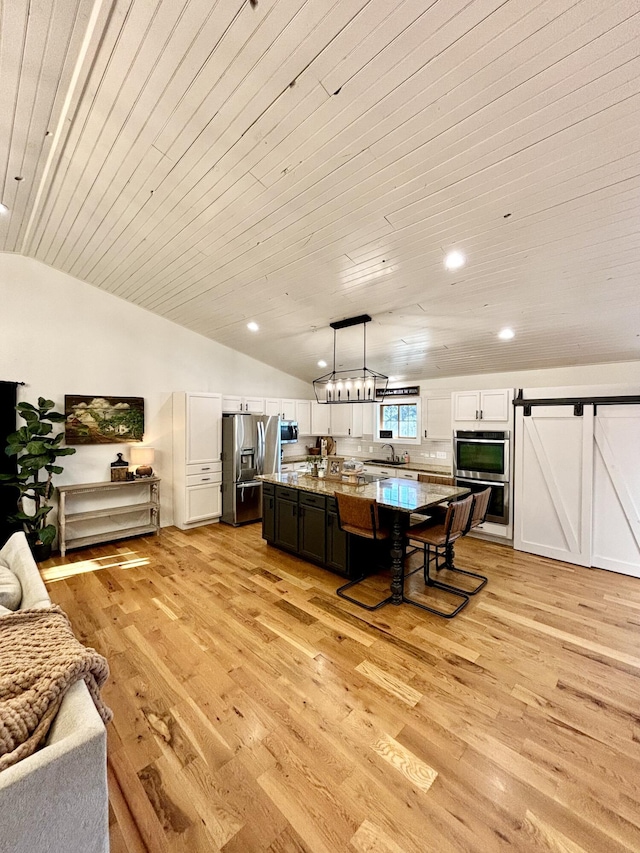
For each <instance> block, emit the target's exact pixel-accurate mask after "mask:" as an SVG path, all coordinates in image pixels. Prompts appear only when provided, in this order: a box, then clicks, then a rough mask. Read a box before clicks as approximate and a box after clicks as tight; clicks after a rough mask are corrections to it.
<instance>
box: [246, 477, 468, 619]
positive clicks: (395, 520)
mask: <svg viewBox="0 0 640 853" xmlns="http://www.w3.org/2000/svg"><path fill="white" fill-rule="evenodd" d="M259 479H261V480H262V481H263V486H262V489H263V493H262V500H263V507H262V535H263V537H264V538H265V539H266V540H267V542H269V543H270V544H272V545H274V546H275V547H277V548H282V549H283V550H285V551H290V552H293V553H294V554H298V556H300V557H303V558H304V559H308V560H311V561H312V562H314V563H318V564H320V565H322V566H324V567H325V568H327V569H330V570H331V571H334V572H337V573H338V574H341V575H343V576H345V577H349V578H354V577H357V576H359V575H360V574H361V563H360V561H361V560H362V559H367V557H366V556H365V555H364V554H363V551H362V548H363V547H366V542H365V541H364V540H361V539H360V537H357V536H349V535H348V534H345V533H344V532H343V531H342V530H340V528H339V525H338V509H337V505H336V499H335V493H336V492H342V493H346V494H349V495H358V496H359V497H364V498H373V499H375V500H376V501H377V502H378V504H379V505H380V508H381V510H382V511H383V512H388V513H389V520H390V526H391V531H392V535H391V571H392V580H391V595H392V604H401V602H402V572H403V563H404V554H405V542H404V532H405V530H406V528H407V527H408V526H409V519H410V517H411V513H414V512H417V513H426V512H428V510H429V507H433V506H435V505H436V504H439V503H442V502H443V501H448V500H452V499H455V498H457V497H462V496H463V495H466V494H468V491H469V490H468V489H464V488H458V487H456V486H442V485H436V484H434V483H420V482H417V481H414V480H404V479H396V478H394V477H390V478H388V479H385V480H379V481H378V482H374V483H363V484H361V485H354V484H351V483H347V482H341V481H336V480H327V479H324V478H322V477H313V476H311V475H310V474H302V473H300V472H291V473H284V474H265V475H263V476H261V477H260V478H259ZM359 563H360V565H359Z"/></svg>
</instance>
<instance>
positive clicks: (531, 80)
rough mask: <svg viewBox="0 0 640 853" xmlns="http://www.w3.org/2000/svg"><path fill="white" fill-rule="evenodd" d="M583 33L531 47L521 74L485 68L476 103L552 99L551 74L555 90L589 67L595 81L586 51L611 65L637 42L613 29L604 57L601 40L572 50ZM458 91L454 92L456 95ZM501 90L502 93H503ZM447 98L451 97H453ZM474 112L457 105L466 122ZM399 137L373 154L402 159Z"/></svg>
mask: <svg viewBox="0 0 640 853" xmlns="http://www.w3.org/2000/svg"><path fill="white" fill-rule="evenodd" d="M623 23H624V22H623ZM619 26H622V24H620V25H619ZM581 29H583V28H581ZM581 29H580V30H576V31H573V32H571V33H569V34H567V37H566V38H565V39H563V40H562V41H561V42H557V43H554V44H552V45H550V46H548V47H547V48H546V49H544V50H543V49H542V45H530V44H527V51H528V53H532V56H531V57H530V58H529V60H528V61H526V62H524V61H522V60H523V59H524V58H523V57H521V58H520V61H519V63H518V68H517V70H513V69H511V70H510V69H509V65H508V64H507V65H506V67H505V68H504V69H503V68H501V66H500V64H499V62H495V63H491V64H490V65H488V66H485V67H484V68H483V69H481V70H480V71H479V72H478V73H477V74H476V75H475V76H474V78H473V80H472V81H471V82H472V85H473V87H474V88H475V89H476V95H474V96H473V97H475V98H476V99H481V101H480V103H481V107H482V108H483V109H484V108H486V106H487V101H490V102H492V103H491V106H494V103H493V102H494V101H495V102H497V101H498V99H499V98H508V99H509V100H511V101H512V102H514V103H515V104H516V107H517V108H521V107H522V106H523V104H524V98H523V96H524V95H525V94H526V93H527V90H533V93H532V94H530V95H529V98H530V99H533V98H535V97H540V96H541V95H545V94H547V96H548V93H547V86H548V84H547V83H546V81H545V79H544V78H545V77H546V76H549V75H550V74H553V75H554V79H555V82H554V83H553V86H554V88H555V87H558V86H563V85H567V84H568V83H569V78H570V77H571V76H576V75H577V74H578V73H579V72H580V71H584V66H585V65H587V66H588V69H589V74H590V78H591V76H592V75H593V72H594V64H593V62H594V58H593V57H591V56H589V57H588V58H584V59H583V56H584V53H583V51H585V50H586V48H588V47H590V48H591V49H592V50H593V51H594V52H595V60H596V61H597V59H598V57H600V58H601V59H602V61H606V62H610V61H611V51H616V50H618V49H620V47H622V46H623V45H624V44H625V43H629V42H633V41H634V39H635V38H636V36H635V35H634V34H633V33H630V34H629V37H628V39H626V42H623V44H622V45H621V44H620V42H619V38H618V33H617V31H616V30H617V27H613V28H612V29H611V30H610V31H609V33H608V34H607V35H609V34H611V36H610V40H611V46H610V49H608V45H607V44H606V41H607V40H606V39H605V44H604V45H601V52H600V53H599V52H598V51H597V50H596V48H597V47H598V46H599V45H598V44H597V42H598V41H599V40H597V39H591V41H587V42H586V43H584V42H583V41H580V42H578V44H577V46H575V47H573V49H572V46H573V42H574V41H577V39H578V34H579V33H580V31H581ZM535 48H537V49H535ZM509 53H510V52H507V53H505V54H504V55H503V56H504V57H505V58H506V61H507V62H508V58H509ZM603 53H604V56H603ZM631 55H632V54H631ZM501 58H502V57H501ZM571 63H575V67H573V68H572V67H571ZM560 65H565V66H566V65H569V66H570V68H569V69H562V72H561V69H560V67H559V66H560ZM485 71H486V75H484V74H483V72H485ZM560 72H561V73H560ZM568 72H570V73H568ZM603 73H604V72H603ZM485 76H488V78H489V79H488V80H485V79H484V77H485ZM494 76H496V77H497V80H493V77H494ZM557 77H560V80H558V79H557ZM565 78H566V79H565ZM505 80H507V81H508V82H507V83H506V86H505V82H504V81H505ZM490 81H492V82H491V85H489V83H490ZM439 82H440V81H438V83H439ZM467 82H468V81H464V83H467ZM459 85H463V84H459ZM582 85H585V81H584V74H583V75H582V76H581V78H580V85H578V86H577V88H580V87H581V86H582ZM457 88H458V86H456V87H455V89H457ZM495 88H498V92H495V93H494V92H493V91H492V89H495ZM455 89H454V90H453V91H455ZM500 89H502V91H501V92H500ZM499 93H500V94H499ZM449 94H451V93H449ZM447 97H449V95H448V96H447ZM508 102H509V101H508V100H507V103H508ZM470 109H471V107H470V104H469V98H467V99H466V100H465V101H461V102H460V103H459V104H457V110H458V111H461V110H464V112H463V116H464V118H465V120H468V118H469V117H470V115H471V113H470ZM511 109H513V107H511ZM479 110H480V108H479ZM448 116H451V119H450V120H453V123H456V120H455V118H454V116H455V112H454V111H453V110H450V111H449V113H448V114H447V117H448ZM443 118H444V117H443ZM414 120H415V119H412V120H410V121H414ZM441 121H442V119H441ZM409 124H410V122H409ZM403 126H404V125H403ZM409 131H410V127H406V128H405V133H404V136H405V139H404V140H403V144H404V145H414V143H415V142H417V141H418V140H412V136H413V135H414V134H412V133H410V132H409ZM420 132H421V131H420V129H419V131H418V134H419V133H420ZM397 135H399V134H398V131H397V130H394V131H393V133H392V134H387V135H386V136H385V137H384V139H383V140H379V141H377V142H375V143H374V144H373V146H372V151H373V153H374V154H375V155H376V156H379V157H382V156H383V155H384V154H389V153H391V151H392V150H394V149H395V150H394V155H395V156H396V157H398V156H399V154H400V153H401V150H400V151H398V150H397V146H396V145H394V144H393V143H394V138H395V137H396V136H397Z"/></svg>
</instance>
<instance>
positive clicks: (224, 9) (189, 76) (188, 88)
mask: <svg viewBox="0 0 640 853" xmlns="http://www.w3.org/2000/svg"><path fill="white" fill-rule="evenodd" d="M245 7H246V4H242V5H238V3H237V0H222V2H220V1H219V2H216V3H215V4H214V6H213V7H212V8H211V9H210V10H209V13H208V14H207V16H206V19H205V21H204V22H203V23H202V24H201V25H200V27H199V28H198V33H197V36H196V37H195V38H194V39H193V41H192V44H191V45H190V49H189V51H188V52H185V56H184V57H183V58H182V59H181V61H180V64H179V70H180V72H181V73H180V74H177V75H176V83H177V84H178V85H180V82H179V81H180V80H181V79H182V73H184V72H186V74H185V80H184V84H182V85H181V86H180V89H181V90H182V93H181V94H180V95H179V93H178V91H176V93H175V101H174V103H173V106H172V107H171V109H170V110H169V114H168V115H167V117H166V119H165V120H164V122H163V125H162V127H161V128H160V130H159V131H158V134H157V136H156V137H155V138H154V140H153V144H154V145H155V146H156V148H158V149H159V150H160V151H162V152H163V154H166V155H167V156H168V149H169V147H170V145H171V144H172V142H168V141H165V142H163V135H164V134H166V133H168V130H167V128H168V126H169V125H170V124H171V123H174V124H176V126H177V127H178V128H180V129H182V128H184V127H186V125H187V124H188V120H186V119H184V118H183V119H180V117H179V115H176V113H177V111H178V109H179V107H180V106H181V104H182V103H183V101H184V100H185V98H186V97H187V96H189V97H190V98H192V99H195V98H197V91H195V90H196V88H197V87H196V83H197V82H198V81H200V78H201V77H202V76H203V75H204V74H205V70H206V68H207V65H208V64H209V62H211V60H212V58H213V56H214V55H215V52H216V50H217V48H218V46H219V44H220V42H221V41H222V40H223V39H224V38H225V37H226V36H227V34H228V33H229V31H230V29H231V27H232V26H233V25H234V24H235V23H236V21H237V19H238V17H239V16H240V15H241V14H242V13H243V12H244V13H245V14H251V15H255V14H258V15H263V14H264V11H265V9H264V7H263V8H262V9H260V10H257V11H254V12H248V10H247V9H246V8H245ZM214 13H215V15H214ZM187 60H188V62H187ZM189 63H193V65H194V67H193V69H192V70H190V65H189ZM188 69H189V70H188Z"/></svg>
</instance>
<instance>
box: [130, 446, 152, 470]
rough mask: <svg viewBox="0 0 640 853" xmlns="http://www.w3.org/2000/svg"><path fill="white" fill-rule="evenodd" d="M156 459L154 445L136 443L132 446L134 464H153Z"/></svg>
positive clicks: (132, 461)
mask: <svg viewBox="0 0 640 853" xmlns="http://www.w3.org/2000/svg"><path fill="white" fill-rule="evenodd" d="M154 459H155V451H154V449H153V447H147V446H146V445H134V446H133V447H132V448H131V464H132V465H145V466H146V465H153V462H154Z"/></svg>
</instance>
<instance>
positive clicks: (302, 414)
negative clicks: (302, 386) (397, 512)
mask: <svg viewBox="0 0 640 853" xmlns="http://www.w3.org/2000/svg"><path fill="white" fill-rule="evenodd" d="M295 420H296V421H298V433H299V434H300V435H313V433H312V432H311V400H296V417H295Z"/></svg>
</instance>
